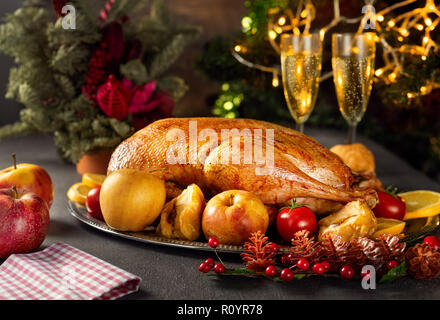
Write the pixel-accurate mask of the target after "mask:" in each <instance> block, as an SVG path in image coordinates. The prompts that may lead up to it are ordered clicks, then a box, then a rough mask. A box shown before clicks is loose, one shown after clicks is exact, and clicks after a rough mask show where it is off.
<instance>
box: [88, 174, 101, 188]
mask: <svg viewBox="0 0 440 320" xmlns="http://www.w3.org/2000/svg"><path fill="white" fill-rule="evenodd" d="M105 178H106V176H105V175H103V174H95V173H85V174H84V175H83V176H82V183H83V184H85V185H86V186H89V187H90V188H95V187H100V186H102V184H103V183H104V180H105Z"/></svg>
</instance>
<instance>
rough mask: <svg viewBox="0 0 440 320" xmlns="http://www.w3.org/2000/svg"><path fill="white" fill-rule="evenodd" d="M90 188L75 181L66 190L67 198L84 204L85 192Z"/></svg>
mask: <svg viewBox="0 0 440 320" xmlns="http://www.w3.org/2000/svg"><path fill="white" fill-rule="evenodd" d="M90 189H91V188H90V187H89V186H87V185H85V184H84V183H81V182H78V183H75V184H74V185H73V186H71V187H70V188H69V190H68V191H67V198H69V200H70V201H73V202H77V203H80V204H82V205H84V204H85V203H86V199H87V193H89V191H90Z"/></svg>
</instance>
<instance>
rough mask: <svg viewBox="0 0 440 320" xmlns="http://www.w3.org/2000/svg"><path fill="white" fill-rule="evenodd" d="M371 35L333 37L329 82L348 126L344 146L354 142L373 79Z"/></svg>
mask: <svg viewBox="0 0 440 320" xmlns="http://www.w3.org/2000/svg"><path fill="white" fill-rule="evenodd" d="M375 51H376V44H375V35H374V33H371V32H369V33H362V34H352V33H343V34H334V35H333V38H332V65H333V81H334V83H335V88H336V96H337V98H338V104H339V110H340V111H341V114H342V116H343V117H344V119H345V120H346V121H347V123H348V127H349V130H348V143H349V144H351V143H353V142H354V141H355V139H356V127H357V125H358V123H359V122H360V121H361V119H362V117H363V116H364V113H365V111H366V110H367V105H368V100H369V98H370V93H371V88H372V86H373V77H374V60H375Z"/></svg>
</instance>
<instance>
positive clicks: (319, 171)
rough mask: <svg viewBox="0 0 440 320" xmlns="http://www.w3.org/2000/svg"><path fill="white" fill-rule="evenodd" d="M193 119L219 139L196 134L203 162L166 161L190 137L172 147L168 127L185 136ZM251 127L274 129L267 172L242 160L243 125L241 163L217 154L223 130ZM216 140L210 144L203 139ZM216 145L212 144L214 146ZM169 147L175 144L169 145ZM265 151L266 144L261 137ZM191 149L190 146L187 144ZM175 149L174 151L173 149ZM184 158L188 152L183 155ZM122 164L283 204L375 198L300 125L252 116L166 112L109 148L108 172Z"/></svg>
mask: <svg viewBox="0 0 440 320" xmlns="http://www.w3.org/2000/svg"><path fill="white" fill-rule="evenodd" d="M190 121H196V122H192V125H194V123H197V134H198V133H199V132H200V131H201V130H203V129H212V130H214V131H215V132H216V133H217V136H218V139H212V138H211V139H206V140H199V141H198V143H197V150H200V149H201V148H202V147H203V146H204V147H205V148H207V147H209V148H207V152H206V154H207V157H206V159H205V161H204V162H203V163H201V162H197V163H194V164H191V163H185V164H169V163H168V161H167V150H169V148H174V150H175V151H179V150H180V151H182V152H184V153H185V154H187V150H188V149H187V148H188V143H189V142H188V141H189V139H188V138H187V139H186V140H185V142H184V144H182V145H181V147H180V148H178V150H176V147H175V146H176V141H175V140H171V141H167V138H166V137H167V132H169V131H170V130H171V129H180V130H182V132H185V133H186V136H187V137H188V136H189V123H190ZM233 128H236V129H238V130H243V129H249V130H248V134H249V132H250V135H251V136H253V133H254V129H262V132H263V137H265V136H266V133H265V132H266V130H265V129H273V130H274V145H273V146H274V148H273V149H274V169H273V170H272V172H271V173H270V174H267V175H258V174H256V171H255V169H256V168H258V167H260V168H261V167H262V166H263V165H258V164H256V163H255V161H252V163H250V164H244V163H243V159H244V158H243V157H244V145H243V142H244V141H245V136H248V137H249V135H247V134H246V132H245V131H246V130H245V131H241V132H242V133H243V132H244V134H243V136H242V137H241V138H240V140H239V141H240V143H241V149H240V157H241V158H240V160H241V161H240V164H221V163H219V161H218V159H220V157H221V155H222V154H224V152H226V151H227V150H228V147H229V146H230V144H231V140H229V139H228V140H227V141H226V142H225V143H223V144H221V130H222V129H233ZM208 141H209V142H210V143H214V147H212V144H211V145H209V144H208V143H207V142H208ZM217 145H218V147H215V146H217ZM171 150H173V149H171ZM262 150H263V155H265V154H264V151H265V150H266V145H265V139H263V143H262ZM191 151H193V150H191ZM173 154H174V153H173ZM187 159H188V158H187ZM122 168H132V169H139V170H147V171H151V172H152V173H153V174H155V175H157V176H159V177H161V178H163V179H164V180H166V181H171V182H174V183H176V184H177V185H179V186H181V187H185V186H187V185H190V184H191V183H196V184H197V185H199V186H200V187H201V188H202V190H204V192H207V193H208V194H215V193H218V192H221V191H225V190H232V189H239V190H246V191H249V192H252V193H254V194H255V195H257V196H258V197H260V198H261V200H262V201H263V202H264V203H266V204H282V203H284V202H286V201H288V200H290V199H292V198H297V197H301V198H316V199H325V200H331V201H336V202H341V203H347V202H350V201H353V200H357V199H364V200H366V201H367V203H368V204H369V205H370V206H374V205H375V203H376V197H377V195H376V193H375V191H374V190H372V189H371V190H365V191H355V190H352V188H351V185H352V183H353V176H352V174H351V172H350V169H349V168H348V167H347V166H346V165H344V163H343V162H342V161H341V159H340V158H339V157H338V156H336V155H335V154H333V153H332V152H330V151H329V150H328V149H327V148H325V147H324V146H322V145H321V144H319V143H318V142H317V141H316V140H314V139H312V138H310V137H308V136H307V135H304V134H302V133H300V132H298V131H295V130H292V129H289V128H285V127H282V126H279V125H276V124H273V123H269V122H264V121H258V120H251V119H224V118H170V119H163V120H159V121H156V122H154V123H152V124H150V125H149V126H147V127H145V128H144V129H142V130H140V131H138V132H136V133H135V134H134V135H133V136H132V137H130V138H128V139H127V140H125V141H123V142H122V143H121V144H120V145H119V146H118V147H117V148H116V150H115V152H114V153H113V155H112V157H111V160H110V164H109V167H108V173H111V172H113V171H115V170H118V169H122Z"/></svg>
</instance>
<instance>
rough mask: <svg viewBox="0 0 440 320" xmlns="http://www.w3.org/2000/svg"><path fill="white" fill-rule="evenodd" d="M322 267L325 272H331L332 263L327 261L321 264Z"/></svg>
mask: <svg viewBox="0 0 440 320" xmlns="http://www.w3.org/2000/svg"><path fill="white" fill-rule="evenodd" d="M321 265H322V266H323V267H324V272H329V271H330V263H328V262H327V261H323V262H321Z"/></svg>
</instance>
